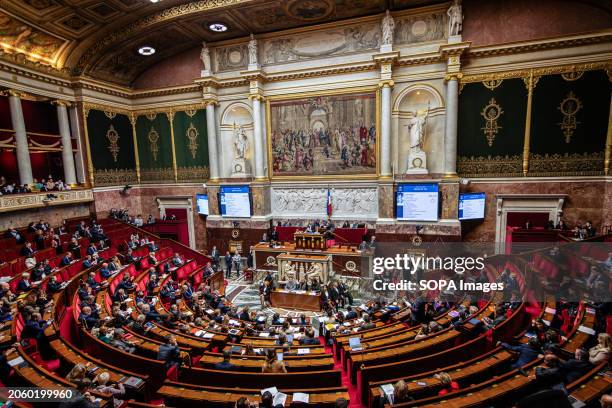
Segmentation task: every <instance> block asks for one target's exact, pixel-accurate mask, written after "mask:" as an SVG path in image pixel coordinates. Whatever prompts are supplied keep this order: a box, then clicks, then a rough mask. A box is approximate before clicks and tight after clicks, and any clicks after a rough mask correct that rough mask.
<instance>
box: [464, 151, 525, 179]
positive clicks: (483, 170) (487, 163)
mask: <svg viewBox="0 0 612 408" xmlns="http://www.w3.org/2000/svg"><path fill="white" fill-rule="evenodd" d="M457 173H459V174H460V175H461V176H462V177H520V176H522V175H523V172H522V160H521V156H519V155H512V156H510V155H505V156H490V155H489V156H486V157H483V156H479V157H474V156H459V157H457Z"/></svg>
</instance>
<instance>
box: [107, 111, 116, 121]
mask: <svg viewBox="0 0 612 408" xmlns="http://www.w3.org/2000/svg"><path fill="white" fill-rule="evenodd" d="M104 114H105V115H106V117H107V118H109V119H110V120H113V119H115V116H117V112H111V111H104Z"/></svg>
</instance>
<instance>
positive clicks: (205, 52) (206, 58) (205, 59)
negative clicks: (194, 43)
mask: <svg viewBox="0 0 612 408" xmlns="http://www.w3.org/2000/svg"><path fill="white" fill-rule="evenodd" d="M200 59H201V60H202V65H203V68H202V72H203V73H204V72H206V73H211V72H212V66H211V64H210V50H209V49H208V46H207V45H206V41H202V51H201V52H200Z"/></svg>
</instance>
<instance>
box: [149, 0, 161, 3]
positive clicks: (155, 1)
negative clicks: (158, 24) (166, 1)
mask: <svg viewBox="0 0 612 408" xmlns="http://www.w3.org/2000/svg"><path fill="white" fill-rule="evenodd" d="M149 1H150V2H151V3H157V2H158V1H159V0H149Z"/></svg>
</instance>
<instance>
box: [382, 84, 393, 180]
mask: <svg viewBox="0 0 612 408" xmlns="http://www.w3.org/2000/svg"><path fill="white" fill-rule="evenodd" d="M391 85H392V84H390V83H389V82H388V81H386V82H384V83H382V85H381V86H382V90H381V107H380V108H381V109H380V111H381V112H380V113H381V114H380V116H381V118H380V176H381V177H384V178H388V177H391Z"/></svg>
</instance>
